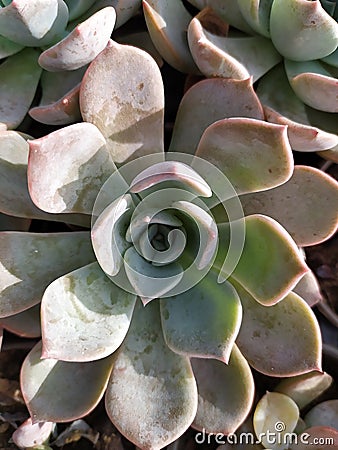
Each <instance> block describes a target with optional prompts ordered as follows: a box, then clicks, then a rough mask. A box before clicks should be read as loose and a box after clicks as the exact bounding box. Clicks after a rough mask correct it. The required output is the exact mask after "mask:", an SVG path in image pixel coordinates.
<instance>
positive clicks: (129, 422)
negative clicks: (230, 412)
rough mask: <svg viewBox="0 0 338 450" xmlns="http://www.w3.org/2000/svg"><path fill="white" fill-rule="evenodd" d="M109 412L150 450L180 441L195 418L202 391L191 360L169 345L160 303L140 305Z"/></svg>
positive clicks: (117, 368) (119, 361)
mask: <svg viewBox="0 0 338 450" xmlns="http://www.w3.org/2000/svg"><path fill="white" fill-rule="evenodd" d="M106 409H107V413H108V415H109V417H110V419H111V420H112V422H113V424H114V425H115V426H116V427H117V429H118V430H119V431H120V432H121V433H122V434H123V435H124V436H125V437H126V438H127V439H129V440H130V441H132V442H133V443H134V444H135V445H137V446H138V447H140V448H144V449H149V450H160V449H162V448H163V447H165V446H166V445H168V444H169V443H171V442H173V441H174V440H175V439H177V438H179V437H180V436H181V435H182V434H183V433H184V431H185V430H186V429H187V428H188V427H189V426H190V425H191V423H192V421H193V419H194V417H195V414H196V409H197V389H196V382H195V379H194V376H193V373H192V370H191V366H190V362H189V359H188V358H187V357H184V356H180V355H177V354H176V353H174V352H172V351H171V350H169V348H168V347H167V346H166V344H165V342H164V340H163V336H162V331H161V322H160V314H159V305H158V303H157V302H151V303H150V304H148V305H147V306H146V307H143V306H142V305H141V304H140V303H138V304H137V305H136V308H135V312H134V316H133V320H132V324H131V327H130V330H129V332H128V334H127V337H126V339H125V340H124V342H123V344H122V346H121V348H120V350H119V351H118V353H117V356H116V359H115V362H114V367H113V371H112V374H111V378H110V381H109V384H108V387H107V394H106Z"/></svg>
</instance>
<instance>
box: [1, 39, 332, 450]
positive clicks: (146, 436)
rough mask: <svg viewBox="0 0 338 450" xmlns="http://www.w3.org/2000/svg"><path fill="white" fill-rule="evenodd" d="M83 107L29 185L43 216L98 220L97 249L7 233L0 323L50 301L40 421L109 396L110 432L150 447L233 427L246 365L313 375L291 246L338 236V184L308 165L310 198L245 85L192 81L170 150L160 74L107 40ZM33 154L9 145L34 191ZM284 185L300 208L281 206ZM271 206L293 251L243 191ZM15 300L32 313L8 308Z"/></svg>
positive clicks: (79, 412) (45, 145)
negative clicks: (337, 207)
mask: <svg viewBox="0 0 338 450" xmlns="http://www.w3.org/2000/svg"><path fill="white" fill-rule="evenodd" d="M126 73H127V74H128V76H126ZM80 107H81V114H82V116H83V118H84V120H85V122H83V123H77V124H75V125H70V126H68V127H66V128H62V129H59V130H57V131H55V132H53V133H51V134H49V135H47V136H45V137H43V138H40V139H37V140H30V141H28V142H29V147H30V150H29V160H28V187H29V194H30V196H31V199H32V200H33V202H34V203H35V205H37V208H36V209H38V208H40V211H41V210H44V211H45V214H46V215H47V216H53V215H55V216H60V215H62V216H67V215H68V216H69V217H70V218H73V220H80V218H85V217H88V216H89V215H92V233H91V239H90V237H89V234H88V233H87V232H73V233H69V234H70V236H73V239H71V238H68V234H67V233H66V234H63V233H59V234H58V236H59V238H60V239H58V238H57V235H54V234H52V235H49V234H46V235H44V236H43V237H42V236H40V235H34V234H33V233H25V232H11V233H6V232H4V233H2V235H1V238H2V239H3V242H4V245H6V246H7V248H8V252H6V254H5V255H4V259H3V261H2V265H3V269H2V272H1V273H0V279H1V278H3V279H4V280H6V284H5V286H4V291H3V293H2V304H3V305H4V306H3V308H4V310H3V313H2V315H3V316H4V317H9V316H11V315H12V314H16V313H18V314H20V313H21V312H24V311H26V310H29V308H31V307H33V306H34V305H36V304H38V303H39V301H40V299H41V297H42V303H41V317H42V344H41V343H40V344H38V346H36V347H35V348H34V349H33V350H32V351H31V353H30V354H29V355H28V356H27V358H26V360H25V362H24V364H23V368H22V379H21V383H22V391H23V395H24V397H25V400H26V403H27V406H28V408H29V411H30V413H31V416H32V418H33V421H35V422H37V421H44V422H64V421H70V420H73V419H76V418H79V417H82V416H84V415H85V414H87V413H88V412H89V411H91V410H92V409H93V408H94V407H95V406H96V404H97V403H98V402H99V400H100V399H101V398H102V396H103V395H104V393H106V394H105V395H106V397H105V398H106V409H107V413H108V415H109V417H110V418H111V420H112V422H113V423H114V424H115V426H116V427H117V428H118V429H119V430H120V431H121V432H122V433H123V434H124V435H125V436H126V437H127V438H129V439H130V440H131V441H133V442H134V443H135V444H137V445H138V446H139V447H140V448H143V449H160V448H162V447H164V446H165V445H167V444H168V443H170V442H172V441H173V440H175V439H176V438H177V437H179V436H180V435H181V434H182V433H183V432H184V431H185V430H186V429H187V428H188V427H189V426H190V425H193V426H194V427H195V428H196V429H202V428H205V429H206V430H208V431H210V432H223V433H231V432H233V431H234V430H236V429H237V428H238V426H239V425H240V424H241V423H242V422H243V421H244V419H245V417H246V416H247V414H248V413H249V410H250V408H251V405H252V401H253V393H254V384H253V377H252V374H251V370H250V366H249V364H250V365H252V366H253V367H255V369H257V370H258V371H261V372H263V373H266V374H270V375H272V376H290V375H295V374H301V373H307V372H309V371H314V370H320V365H321V361H320V355H321V341H320V333H319V328H318V325H317V322H316V320H315V318H314V315H313V313H312V311H311V309H310V308H309V306H308V305H307V304H306V302H305V301H304V300H303V299H302V298H301V297H299V296H298V295H297V294H295V293H294V292H293V289H295V288H296V285H297V283H298V281H299V280H300V279H301V278H302V276H303V275H304V274H305V273H306V272H307V270H308V269H307V267H306V265H305V263H304V261H303V259H302V257H301V255H300V252H299V250H298V247H297V243H298V244H299V245H300V244H301V245H311V244H313V243H314V242H320V241H322V240H324V239H326V238H328V237H329V236H330V235H332V233H333V232H334V231H335V230H336V228H337V216H336V212H335V208H333V207H332V205H335V204H337V198H338V189H337V183H336V182H335V181H334V180H332V179H331V178H330V177H329V176H327V175H325V174H324V173H322V172H320V171H319V170H316V169H311V168H308V173H307V174H306V175H307V176H308V178H309V181H308V183H309V184H308V185H309V186H311V187H309V188H308V190H307V191H306V192H303V191H302V189H300V186H299V185H298V183H299V180H298V178H297V177H296V174H297V173H298V172H299V171H302V170H303V168H302V167H301V168H296V169H294V167H293V160H292V153H291V148H290V145H289V141H288V138H287V130H286V127H285V126H281V125H275V124H269V123H267V122H265V121H263V110H262V106H261V104H260V102H259V99H258V97H257V96H256V94H255V93H254V91H253V88H252V83H251V81H250V79H247V80H238V81H236V80H231V79H210V80H204V81H202V82H200V83H198V84H196V85H195V86H193V87H192V88H191V89H190V90H189V91H188V92H187V93H186V95H185V97H184V98H183V99H182V102H181V105H180V109H179V112H178V116H177V121H176V125H175V130H174V135H173V139H172V143H171V148H170V150H171V151H170V152H169V153H164V152H163V108H164V96H163V85H162V79H161V75H160V72H159V69H158V67H157V65H156V63H155V62H154V60H153V59H152V58H151V57H150V56H149V55H148V54H146V53H144V52H142V51H141V50H138V49H136V48H134V47H130V46H123V45H119V44H117V43H115V42H113V41H111V42H110V43H109V45H108V46H107V47H106V49H105V50H103V51H102V52H101V53H100V55H99V56H97V57H96V58H95V60H94V61H93V62H92V63H91V65H90V66H89V68H88V70H87V71H86V74H85V76H84V79H83V82H82V85H81V89H80ZM12 133H14V132H12ZM20 142H21V146H22V152H25V151H26V144H27V143H26V141H25V140H24V139H23V142H22V141H20ZM25 155H26V153H25ZM26 157H27V155H26V156H25V157H23V156H21V158H23V159H22V160H20V159H19V156H16V158H17V159H15V158H13V157H12V159H11V157H10V156H9V155H7V154H6V152H5V151H4V160H3V161H4V162H3V165H4V166H5V167H6V166H8V165H9V164H8V163H9V162H10V163H11V167H12V170H13V176H14V175H15V174H19V175H18V179H21V180H23V175H22V172H23V171H24V170H26V167H27V161H26V159H25V158H26ZM6 158H7V159H6ZM117 166H118V169H117ZM50 173H54V174H56V176H54V177H53V178H51V177H50ZM301 180H302V179H301ZM22 183H23V181H22ZM281 189H287V190H289V191H290V192H291V193H290V195H289V193H288V196H290V197H293V196H294V199H293V200H292V201H294V202H298V203H299V204H302V206H303V204H304V206H303V209H302V210H301V211H300V208H296V209H294V207H293V204H292V203H290V205H291V207H290V208H288V205H285V204H284V205H283V207H282V211H279V210H278V207H277V205H278V202H280V201H281V195H280V194H279V193H280V190H281ZM3 191H4V192H6V191H5V190H3ZM22 192H26V191H25V190H24V187H22ZM282 192H284V191H282ZM268 194H269V195H270V197H268V198H269V199H270V204H273V205H274V206H275V209H276V210H277V211H278V212H279V217H278V220H279V222H280V223H281V224H282V225H283V226H285V228H286V229H288V221H291V220H292V227H291V229H290V232H291V233H292V236H293V238H294V240H293V239H292V238H291V237H290V235H289V234H288V232H287V231H286V229H285V228H283V226H282V225H280V224H279V223H278V222H277V221H276V220H274V219H273V218H270V217H269V212H268V208H269V203H268V202H267V201H264V202H262V203H263V205H265V206H266V208H267V211H266V212H265V213H264V215H263V214H261V213H260V211H259V214H256V213H255V212H254V213H252V212H250V213H249V214H250V215H247V216H246V217H243V214H242V206H241V202H239V200H238V195H240V198H241V197H243V198H247V196H255V201H256V202H258V203H259V198H260V195H268ZM306 195H309V196H310V195H312V202H311V204H310V202H309V201H308V198H307V197H306ZM304 196H305V197H304ZM282 198H283V199H284V195H282ZM273 202H274V203H273ZM290 202H291V200H290ZM4 204H5V205H6V207H7V210H8V209H9V207H10V206H11V208H12V210H13V209H15V208H14V206H13V205H10V202H9V201H8V199H7V200H6V199H5V200H4ZM253 204H254V202H253ZM248 205H249V206H250V205H251V202H248V203H247V205H246V206H245V208H249V206H248ZM316 205H317V206H316ZM30 207H31V206H30ZM31 208H32V207H31ZM32 209H33V208H32ZM244 212H245V209H244ZM319 223H320V227H319V229H318V224H319ZM311 224H313V226H312V225H311ZM305 225H306V226H305ZM319 231H320V235H318V232H319ZM49 243H50V246H51V248H50V252H51V253H52V254H53V258H55V261H52V260H49V257H50V253H49V251H48V249H46V248H45V247H46V246H48V245H49ZM149 245H151V246H152V248H150V247H149ZM43 246H45V247H43ZM91 246H93V249H94V253H95V256H94V254H93V252H92V249H91ZM80 249H81V251H82V253H81V252H80ZM35 250H37V252H36V251H35ZM42 250H43V251H42ZM109 250H110V251H109ZM175 252H176V253H175ZM74 254H75V255H76V256H77V258H78V259H76V258H74ZM159 256H161V258H158V257H159ZM86 259H87V260H86ZM31 260H32V261H34V270H29V268H30V267H31V262H30V261H31ZM61 260H64V261H66V262H67V264H70V265H72V266H73V267H72V268H68V267H66V264H64V265H63V266H61V264H60V263H61ZM149 260H150V261H149ZM47 262H48V266H47ZM233 262H235V264H232V263H233ZM194 263H195V264H196V267H194V266H193V265H194ZM191 266H193V270H191V271H190V272H189V271H188V269H189V267H191ZM49 267H51V268H52V267H55V272H53V271H52V270H51V271H49V270H46V268H49ZM61 270H62V273H61V274H60V272H59V271H61ZM203 270H204V271H205V273H203ZM37 273H39V274H40V273H41V280H42V281H41V282H40V283H39V286H36V280H35V277H36V274H37ZM200 273H202V276H201V277H200V278H196V275H199V274H200ZM187 274H188V276H187ZM33 277H34V280H33ZM190 277H191V278H190ZM186 279H187V281H188V283H187V284H184V283H183V284H180V283H181V282H182V280H186ZM191 279H192V282H191ZM20 280H21V281H20ZM157 282H159V283H157ZM189 282H190V283H192V284H191V285H189ZM33 288H35V289H36V291H32V289H33ZM42 291H44V293H43V292H42ZM8 292H10V294H11V295H12V296H13V297H14V296H15V293H17V294H20V295H16V296H15V298H16V299H18V298H20V299H21V300H22V303H24V304H20V305H19V304H17V306H16V309H15V310H14V306H13V302H12V301H9V299H8V298H7V293H8ZM5 308H7V310H6V309H5ZM283 318H284V320H283ZM242 320H243V321H244V323H243V326H241V323H242ZM281 336H282V338H281ZM290 343H292V345H291V344H290ZM276 348H278V352H276ZM266 355H268V356H266ZM41 356H42V358H41ZM248 362H249V364H248ZM56 392H57V393H58V395H55V393H56ZM84 392H86V393H87V395H86V396H84V395H83V393H84Z"/></svg>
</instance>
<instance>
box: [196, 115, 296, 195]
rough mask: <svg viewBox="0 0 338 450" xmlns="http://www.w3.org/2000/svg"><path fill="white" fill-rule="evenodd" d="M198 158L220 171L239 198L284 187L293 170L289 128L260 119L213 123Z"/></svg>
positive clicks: (203, 138) (228, 120)
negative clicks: (280, 185)
mask: <svg viewBox="0 0 338 450" xmlns="http://www.w3.org/2000/svg"><path fill="white" fill-rule="evenodd" d="M196 156H199V157H200V158H203V159H206V160H207V161H209V162H211V163H212V164H213V165H215V166H216V167H217V168H218V169H220V170H221V171H222V172H223V173H224V175H225V176H226V177H227V178H228V180H229V181H230V183H231V184H232V185H233V187H234V188H235V190H236V192H237V193H238V194H244V193H247V192H255V191H261V190H266V189H269V188H271V187H275V186H276V185H279V184H282V183H284V182H285V181H287V180H288V179H289V178H290V177H291V175H292V170H293V159H292V152H291V148H290V144H289V141H288V139H287V130H286V127H284V126H278V125H271V124H267V123H266V122H264V121H261V120H257V119H247V118H230V119H223V120H219V121H217V122H214V123H213V124H212V125H210V126H209V127H208V128H207V129H206V130H205V132H204V133H203V135H202V137H201V140H200V142H199V144H198V147H197V150H196Z"/></svg>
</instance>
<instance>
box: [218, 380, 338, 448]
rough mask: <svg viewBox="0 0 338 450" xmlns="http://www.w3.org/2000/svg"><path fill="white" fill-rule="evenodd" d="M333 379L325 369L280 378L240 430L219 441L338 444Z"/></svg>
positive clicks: (239, 445)
mask: <svg viewBox="0 0 338 450" xmlns="http://www.w3.org/2000/svg"><path fill="white" fill-rule="evenodd" d="M332 381H333V380H332V378H331V376H330V375H328V374H327V373H325V372H323V373H319V372H309V373H307V374H303V375H298V376H295V377H290V378H286V379H284V380H282V381H280V382H277V384H275V386H274V388H273V390H271V389H270V390H269V391H268V392H266V393H265V394H264V395H263V396H262V397H261V398H260V399H259V400H258V401H257V404H256V406H255V408H254V410H253V412H252V415H251V416H250V417H248V419H247V420H246V421H245V423H244V424H243V425H242V426H241V427H240V428H239V429H238V430H237V432H236V434H235V435H234V436H230V437H229V438H228V439H229V441H227V438H226V437H223V438H222V440H219V441H218V443H224V444H225V445H222V446H220V447H218V450H221V449H223V448H225V449H227V450H228V449H230V448H234V449H256V450H258V449H262V448H270V449H272V450H277V449H279V450H287V449H299V448H301V449H309V448H314V449H318V450H319V449H322V448H330V447H332V446H336V445H337V442H338V434H337V420H338V410H337V407H338V402H337V400H336V399H332V398H331V397H330V392H331V393H332V390H331V389H330V387H331V385H332ZM231 442H232V443H233V444H234V445H231Z"/></svg>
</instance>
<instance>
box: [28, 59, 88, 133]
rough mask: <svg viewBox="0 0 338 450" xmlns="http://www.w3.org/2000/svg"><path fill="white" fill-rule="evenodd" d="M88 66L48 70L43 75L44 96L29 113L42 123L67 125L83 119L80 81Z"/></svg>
mask: <svg viewBox="0 0 338 450" xmlns="http://www.w3.org/2000/svg"><path fill="white" fill-rule="evenodd" d="M85 69H86V67H82V68H80V69H77V70H72V71H69V72H65V71H63V72H47V71H43V73H42V75H41V81H40V82H41V89H42V97H41V100H40V103H39V105H38V106H35V107H33V108H31V109H30V110H29V115H30V116H31V117H33V119H35V120H37V121H38V122H41V123H46V124H49V125H67V124H70V123H74V122H79V121H81V112H80V106H79V92H80V83H81V80H82V77H83V75H84V73H85Z"/></svg>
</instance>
